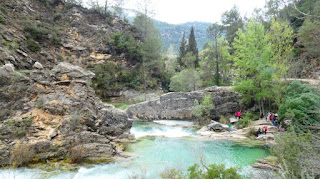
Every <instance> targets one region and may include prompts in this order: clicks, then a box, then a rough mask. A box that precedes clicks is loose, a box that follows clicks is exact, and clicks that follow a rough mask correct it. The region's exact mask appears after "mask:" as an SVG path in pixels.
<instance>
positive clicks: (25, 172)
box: [0, 121, 269, 179]
mask: <svg viewBox="0 0 320 179" xmlns="http://www.w3.org/2000/svg"><path fill="white" fill-rule="evenodd" d="M131 133H132V134H134V135H135V136H136V138H137V139H138V140H137V141H136V142H134V143H129V144H127V146H126V152H128V153H131V154H132V155H133V157H130V158H127V159H123V160H119V161H117V162H114V163H108V164H99V165H94V166H93V167H90V168H88V167H84V166H82V167H80V168H79V169H78V170H77V171H73V172H60V171H53V172H45V171H41V170H38V169H28V168H19V169H15V170H1V171H0V178H10V179H11V178H14V179H20V178H21V179H34V178H36V179H37V178H39V179H40V178H50V179H60V178H61V179H65V178H73V179H100V178H101V179H102V178H103V179H105V178H110V179H127V178H134V177H135V176H145V177H146V178H152V179H153V178H160V174H161V172H163V171H164V170H165V169H169V168H175V169H178V170H182V171H187V169H188V167H190V166H191V165H193V164H195V163H197V164H200V160H201V159H202V161H203V162H204V163H206V164H207V165H208V164H211V163H215V164H225V165H226V166H227V167H237V168H239V171H240V174H241V175H243V176H250V175H251V174H252V173H254V172H255V170H254V169H253V168H252V167H251V164H253V163H255V162H256V159H260V158H264V157H266V156H268V155H269V151H268V150H267V149H265V148H262V147H245V146H241V145H239V144H236V143H235V142H232V141H228V140H213V139H205V138H201V137H200V136H198V135H197V132H196V129H195V128H194V127H193V124H192V122H187V121H154V122H135V123H134V125H133V127H132V129H131Z"/></svg>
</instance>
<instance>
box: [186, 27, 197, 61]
mask: <svg viewBox="0 0 320 179" xmlns="http://www.w3.org/2000/svg"><path fill="white" fill-rule="evenodd" d="M187 52H192V54H193V55H195V56H196V61H195V67H199V58H198V48H197V41H196V37H195V35H194V28H193V27H191V30H190V35H189V40H188V48H187Z"/></svg>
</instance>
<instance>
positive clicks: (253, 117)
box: [243, 112, 260, 121]
mask: <svg viewBox="0 0 320 179" xmlns="http://www.w3.org/2000/svg"><path fill="white" fill-rule="evenodd" d="M259 117H260V115H259V114H254V113H251V112H246V113H244V114H243V118H244V119H249V120H252V121H255V120H258V119H259Z"/></svg>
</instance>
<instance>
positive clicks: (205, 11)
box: [84, 0, 265, 24]
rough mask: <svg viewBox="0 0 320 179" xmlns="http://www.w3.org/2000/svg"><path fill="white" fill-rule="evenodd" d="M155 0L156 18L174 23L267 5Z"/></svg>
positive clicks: (259, 0)
mask: <svg viewBox="0 0 320 179" xmlns="http://www.w3.org/2000/svg"><path fill="white" fill-rule="evenodd" d="M84 1H86V0H84ZM100 1H101V2H103V0H100ZM153 2H154V5H153V6H154V10H155V16H154V18H155V19H157V20H161V21H164V22H168V23H173V24H178V23H184V22H191V21H204V22H218V21H220V18H221V15H222V13H223V12H225V11H227V10H230V9H231V8H232V7H233V6H234V5H236V6H237V7H238V8H239V10H240V12H241V14H242V15H247V16H250V15H251V13H252V12H253V9H254V8H263V7H264V5H265V0H153ZM126 8H131V9H137V3H136V0H127V4H126Z"/></svg>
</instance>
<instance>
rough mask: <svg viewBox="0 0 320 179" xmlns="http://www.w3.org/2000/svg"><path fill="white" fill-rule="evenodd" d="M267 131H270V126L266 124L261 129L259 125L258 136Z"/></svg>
mask: <svg viewBox="0 0 320 179" xmlns="http://www.w3.org/2000/svg"><path fill="white" fill-rule="evenodd" d="M267 131H268V127H267V126H264V127H263V128H262V130H261V128H260V127H259V129H258V131H257V132H256V137H258V136H259V135H260V134H263V133H264V134H265V135H266V134H267Z"/></svg>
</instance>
